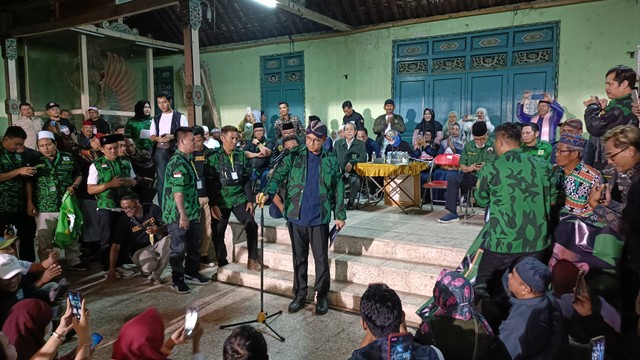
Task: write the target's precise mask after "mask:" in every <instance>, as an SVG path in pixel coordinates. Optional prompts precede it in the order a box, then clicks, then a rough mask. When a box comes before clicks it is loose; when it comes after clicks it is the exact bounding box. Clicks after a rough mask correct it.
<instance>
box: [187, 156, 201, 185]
mask: <svg viewBox="0 0 640 360" xmlns="http://www.w3.org/2000/svg"><path fill="white" fill-rule="evenodd" d="M189 163H191V168H192V169H193V173H194V174H195V175H196V180H200V175H198V170H196V165H195V164H194V163H193V160H191V159H189Z"/></svg>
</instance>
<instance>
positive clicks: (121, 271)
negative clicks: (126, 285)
mask: <svg viewBox="0 0 640 360" xmlns="http://www.w3.org/2000/svg"><path fill="white" fill-rule="evenodd" d="M116 273H118V274H120V276H122V277H124V278H129V277H132V276H133V275H135V274H136V273H135V272H134V271H131V270H127V269H125V268H122V267H117V268H116Z"/></svg>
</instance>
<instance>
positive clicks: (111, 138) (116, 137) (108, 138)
mask: <svg viewBox="0 0 640 360" xmlns="http://www.w3.org/2000/svg"><path fill="white" fill-rule="evenodd" d="M118 141H124V136H122V134H111V135H105V136H103V137H101V138H100V146H105V145H109V144H115V143H117V142H118Z"/></svg>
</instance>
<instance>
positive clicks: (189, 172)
mask: <svg viewBox="0 0 640 360" xmlns="http://www.w3.org/2000/svg"><path fill="white" fill-rule="evenodd" d="M200 181H202V179H201V178H199V177H198V173H197V172H196V167H195V165H194V163H193V158H192V157H191V156H187V155H185V154H184V153H183V152H181V151H180V150H176V152H175V154H174V155H173V156H172V157H171V159H170V160H169V163H167V168H166V170H165V172H164V190H163V196H164V197H163V198H162V199H163V201H162V221H164V223H165V224H170V223H175V222H178V221H179V219H180V213H179V212H178V206H177V205H176V201H175V199H174V197H173V194H174V193H182V199H183V201H184V209H185V212H186V216H187V219H188V220H189V221H193V222H198V221H199V220H200V202H199V201H198V183H199V182H200Z"/></svg>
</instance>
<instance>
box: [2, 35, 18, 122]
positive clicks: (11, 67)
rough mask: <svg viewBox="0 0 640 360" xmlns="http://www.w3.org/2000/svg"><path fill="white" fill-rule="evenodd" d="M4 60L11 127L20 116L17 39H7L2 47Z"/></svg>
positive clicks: (7, 109)
mask: <svg viewBox="0 0 640 360" xmlns="http://www.w3.org/2000/svg"><path fill="white" fill-rule="evenodd" d="M2 57H3V58H4V75H5V86H6V92H7V98H6V99H5V112H6V113H7V118H8V119H9V124H8V125H9V126H11V124H13V121H14V120H17V119H18V116H20V100H18V68H17V64H16V60H17V58H18V42H17V41H16V39H6V40H5V41H4V44H3V46H2Z"/></svg>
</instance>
